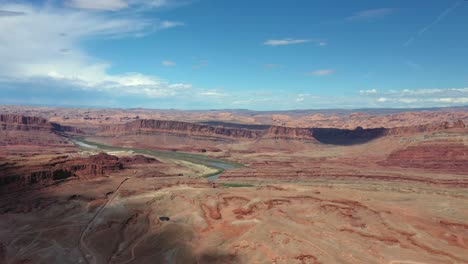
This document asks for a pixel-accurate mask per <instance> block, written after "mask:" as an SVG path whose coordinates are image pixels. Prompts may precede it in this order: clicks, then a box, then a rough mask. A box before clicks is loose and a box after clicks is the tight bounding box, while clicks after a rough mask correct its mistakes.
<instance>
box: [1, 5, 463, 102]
mask: <svg viewBox="0 0 468 264" xmlns="http://www.w3.org/2000/svg"><path fill="white" fill-rule="evenodd" d="M0 104H17V105H50V106H71V107H113V108H136V107H142V108H155V109H251V110H289V109H328V108H342V109H349V108H381V107H382V108H408V107H444V106H458V105H468V1H465V0H443V1H442V0H424V1H420V0H412V1H407V0H391V1H385V0H381V1H375V0H359V1H358V0H314V1H310V0H294V1H285V0H278V1H271V0H237V1H228V0H60V1H59V0H35V1H21V0H19V1H18V0H16V1H12V0H0Z"/></svg>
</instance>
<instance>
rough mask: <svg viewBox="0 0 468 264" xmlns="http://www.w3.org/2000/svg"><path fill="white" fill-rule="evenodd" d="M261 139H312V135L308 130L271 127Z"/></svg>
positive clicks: (310, 130)
mask: <svg viewBox="0 0 468 264" xmlns="http://www.w3.org/2000/svg"><path fill="white" fill-rule="evenodd" d="M262 137H266V138H270V137H272V138H283V139H314V133H313V131H312V129H310V128H296V127H283V126H271V127H270V128H269V129H268V130H267V131H266V133H264V135H262Z"/></svg>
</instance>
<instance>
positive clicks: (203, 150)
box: [0, 106, 468, 264]
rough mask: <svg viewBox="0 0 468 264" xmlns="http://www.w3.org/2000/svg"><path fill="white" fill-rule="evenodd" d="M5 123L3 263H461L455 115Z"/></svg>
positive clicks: (198, 116) (0, 159) (465, 238)
mask: <svg viewBox="0 0 468 264" xmlns="http://www.w3.org/2000/svg"><path fill="white" fill-rule="evenodd" d="M1 110H2V111H0V147H1V149H0V214H1V217H0V263H386V264H397V263H400V264H401V263H407V264H410V263H468V255H467V253H466V252H467V251H468V222H467V221H466V219H468V207H467V206H468V196H467V189H468V128H467V127H466V124H467V122H468V115H467V111H466V109H465V108H441V109H432V110H428V109H422V110H417V109H416V110H411V111H408V110H401V111H400V110H398V111H397V110H384V109H379V110H366V111H349V110H340V111H339V110H329V111H326V110H320V111H319V110H310V111H289V112H288V111H286V112H254V111H242V110H238V111H235V110H226V111H223V110H216V111H192V112H188V111H179V110H174V111H170V110H149V109H130V110H122V109H73V108H46V107H21V106H2V107H1ZM78 143H80V144H78ZM213 175H216V177H214V178H213V177H211V176H213ZM208 179H210V180H208ZM161 219H166V220H167V221H162V220H161Z"/></svg>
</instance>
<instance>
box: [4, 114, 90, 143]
mask: <svg viewBox="0 0 468 264" xmlns="http://www.w3.org/2000/svg"><path fill="white" fill-rule="evenodd" d="M64 133H75V134H80V133H82V131H80V130H79V129H76V128H73V127H69V126H62V125H59V124H56V123H51V122H48V121H47V120H46V119H44V118H41V117H32V116H22V115H15V114H0V146H1V145H40V146H42V145H69V143H68V142H67V140H66V139H64V138H62V137H60V135H63V134H64Z"/></svg>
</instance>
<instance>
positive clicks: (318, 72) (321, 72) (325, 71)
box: [307, 69, 335, 76]
mask: <svg viewBox="0 0 468 264" xmlns="http://www.w3.org/2000/svg"><path fill="white" fill-rule="evenodd" d="M334 73H335V70H331V69H322V70H316V71H312V72H308V73H307V75H310V76H325V75H331V74H334Z"/></svg>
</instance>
